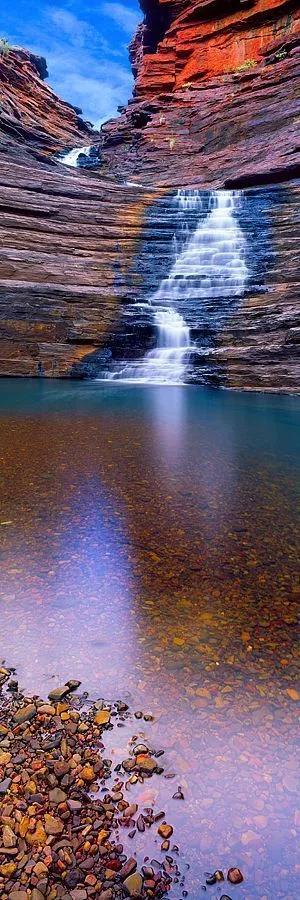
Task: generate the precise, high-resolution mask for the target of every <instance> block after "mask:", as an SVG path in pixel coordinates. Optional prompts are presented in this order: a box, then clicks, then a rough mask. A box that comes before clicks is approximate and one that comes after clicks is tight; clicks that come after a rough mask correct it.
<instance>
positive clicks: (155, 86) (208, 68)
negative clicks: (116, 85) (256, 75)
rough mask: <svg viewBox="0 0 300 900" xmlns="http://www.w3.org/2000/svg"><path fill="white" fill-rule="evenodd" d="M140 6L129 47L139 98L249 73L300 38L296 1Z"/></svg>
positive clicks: (161, 0)
mask: <svg viewBox="0 0 300 900" xmlns="http://www.w3.org/2000/svg"><path fill="white" fill-rule="evenodd" d="M141 6H142V7H143V8H144V10H145V22H144V24H143V25H141V26H140V28H139V30H138V33H137V36H136V38H135V40H134V41H133V44H132V47H131V52H132V58H133V65H134V68H135V69H136V74H137V78H136V88H135V93H136V96H138V97H146V96H148V97H150V96H152V95H153V93H155V94H157V93H158V92H163V91H166V90H168V91H174V90H176V89H178V88H180V87H183V86H189V85H190V84H197V83H199V82H201V81H203V80H205V79H206V80H207V79H210V78H213V77H215V76H219V75H225V74H228V73H232V72H237V71H239V70H241V69H243V68H245V69H247V68H248V67H249V68H251V67H252V66H254V64H255V63H256V62H258V61H259V60H260V59H261V58H262V56H264V55H265V53H266V52H267V51H268V49H269V48H271V47H272V45H274V46H278V47H279V48H280V45H281V44H282V43H285V42H286V41H287V40H288V41H290V40H292V38H293V36H295V35H296V34H297V33H299V22H300V12H299V8H298V9H297V4H296V3H295V2H292V0H291V2H286V0H181V2H180V0H178V2H176V0H144V2H141ZM279 52H280V50H279Z"/></svg>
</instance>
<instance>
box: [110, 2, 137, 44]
mask: <svg viewBox="0 0 300 900" xmlns="http://www.w3.org/2000/svg"><path fill="white" fill-rule="evenodd" d="M101 10H102V12H103V13H104V15H105V16H109V17H110V18H111V19H113V21H114V22H116V24H117V25H119V28H122V30H123V31H126V34H128V35H129V37H131V36H133V34H134V32H135V29H136V27H137V25H138V23H139V22H140V21H141V14H139V13H137V12H135V10H134V9H130V7H129V8H128V6H125V3H110V2H107V3H102V6H101Z"/></svg>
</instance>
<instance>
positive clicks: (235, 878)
mask: <svg viewBox="0 0 300 900" xmlns="http://www.w3.org/2000/svg"><path fill="white" fill-rule="evenodd" d="M227 878H228V881H230V883H231V884H241V882H242V881H244V877H243V875H242V873H241V870H240V869H238V868H235V867H234V866H233V867H232V868H231V869H228V874H227Z"/></svg>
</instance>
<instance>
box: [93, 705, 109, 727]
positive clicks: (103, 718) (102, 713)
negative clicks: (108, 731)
mask: <svg viewBox="0 0 300 900" xmlns="http://www.w3.org/2000/svg"><path fill="white" fill-rule="evenodd" d="M109 721H110V712H109V710H108V709H99V710H98V712H96V715H95V717H94V722H95V725H107V724H108V722H109Z"/></svg>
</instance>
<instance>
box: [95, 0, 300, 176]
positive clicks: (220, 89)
mask: <svg viewBox="0 0 300 900" xmlns="http://www.w3.org/2000/svg"><path fill="white" fill-rule="evenodd" d="M141 5H142V7H143V9H144V10H145V22H144V23H143V24H142V25H141V26H140V27H139V29H138V31H137V34H136V36H135V38H134V40H133V42H132V45H131V59H132V66H133V71H134V74H135V91H134V98H133V100H132V101H130V102H129V104H128V106H127V107H126V108H125V109H124V110H123V112H122V115H121V117H120V119H118V120H116V121H114V122H110V123H108V124H107V125H105V126H104V129H103V137H104V150H105V154H104V156H105V159H106V160H107V162H108V166H111V165H112V164H113V165H114V168H115V170H116V168H120V170H121V171H122V172H125V173H128V175H130V174H132V173H133V174H134V176H135V178H138V179H139V180H142V181H143V182H145V179H146V183H149V182H155V183H156V184H157V183H160V184H162V185H168V186H172V185H173V186H174V185H178V186H179V185H182V184H190V183H191V181H192V182H193V183H194V184H195V185H199V186H200V185H201V186H203V187H211V186H213V185H214V186H222V185H224V184H225V185H226V184H228V185H229V184H230V185H231V184H258V183H266V182H270V181H276V180H282V179H283V180H287V179H289V178H292V177H295V176H296V175H297V174H299V171H300V149H299V144H300V141H299V113H298V110H299V101H300V8H299V3H298V2H297V3H295V2H294V0H178V2H176V0H173V2H172V0H143V2H142V3H141Z"/></svg>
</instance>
